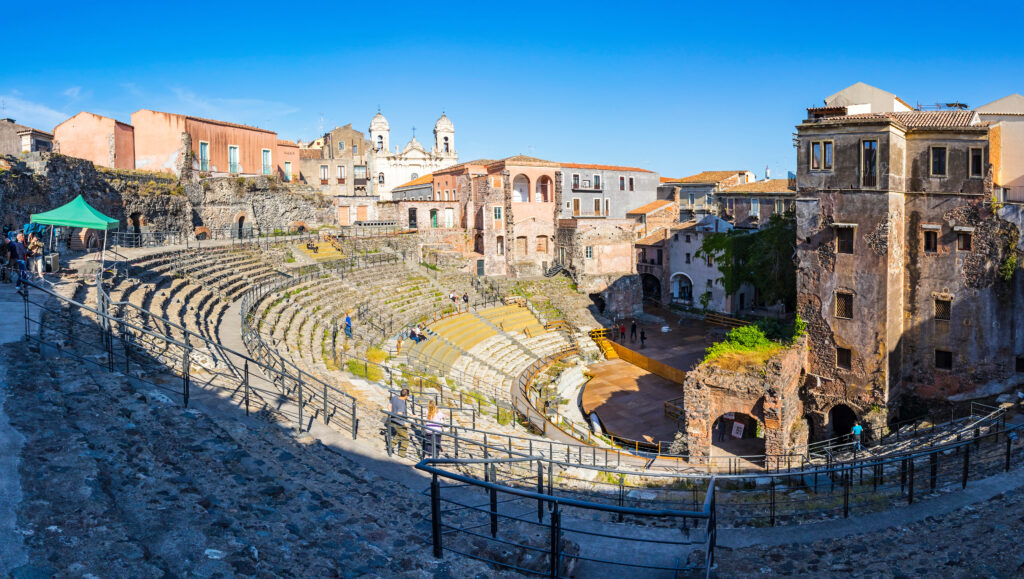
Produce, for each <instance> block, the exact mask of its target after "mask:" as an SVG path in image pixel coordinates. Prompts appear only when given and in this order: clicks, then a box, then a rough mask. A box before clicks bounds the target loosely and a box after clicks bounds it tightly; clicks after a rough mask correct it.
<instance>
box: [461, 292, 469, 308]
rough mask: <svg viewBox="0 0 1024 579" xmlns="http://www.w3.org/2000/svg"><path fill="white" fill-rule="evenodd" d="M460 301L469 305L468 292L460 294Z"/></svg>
mask: <svg viewBox="0 0 1024 579" xmlns="http://www.w3.org/2000/svg"><path fill="white" fill-rule="evenodd" d="M462 303H464V304H466V305H467V306H468V305H469V294H468V293H464V294H462Z"/></svg>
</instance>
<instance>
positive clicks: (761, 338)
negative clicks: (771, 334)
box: [704, 324, 783, 370]
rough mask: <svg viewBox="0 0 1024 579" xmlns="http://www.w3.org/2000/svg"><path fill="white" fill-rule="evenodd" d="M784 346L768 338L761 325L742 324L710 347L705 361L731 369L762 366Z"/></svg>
mask: <svg viewBox="0 0 1024 579" xmlns="http://www.w3.org/2000/svg"><path fill="white" fill-rule="evenodd" d="M782 348H783V345H782V344H780V343H779V342H776V341H772V340H770V339H768V336H767V335H765V332H764V330H763V329H762V328H761V327H760V326H759V325H757V324H752V325H749V326H741V327H739V328H733V329H731V330H729V333H728V334H726V335H725V340H723V341H721V342H718V343H717V344H713V345H712V346H711V347H710V348H708V349H707V351H706V353H705V355H704V363H705V364H706V363H712V362H714V363H715V364H716V365H717V366H721V367H723V368H726V369H729V370H738V369H740V368H743V367H753V366H761V365H763V364H764V363H765V362H766V361H767V360H768V358H771V357H772V355H773V354H775V353H776V352H778V351H779V350H781V349H782Z"/></svg>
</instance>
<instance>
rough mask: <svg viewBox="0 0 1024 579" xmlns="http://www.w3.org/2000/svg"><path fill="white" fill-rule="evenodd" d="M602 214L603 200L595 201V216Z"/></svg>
mask: <svg viewBox="0 0 1024 579" xmlns="http://www.w3.org/2000/svg"><path fill="white" fill-rule="evenodd" d="M600 214H601V200H600V199H594V215H600Z"/></svg>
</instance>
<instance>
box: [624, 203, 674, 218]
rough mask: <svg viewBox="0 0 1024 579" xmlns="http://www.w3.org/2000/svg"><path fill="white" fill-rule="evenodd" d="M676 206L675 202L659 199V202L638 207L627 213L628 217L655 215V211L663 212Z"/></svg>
mask: <svg viewBox="0 0 1024 579" xmlns="http://www.w3.org/2000/svg"><path fill="white" fill-rule="evenodd" d="M673 205H675V204H674V203H673V202H671V201H669V200H667V199H659V200H658V201H651V202H650V203H648V204H647V205H644V206H643V207H637V208H636V209H633V210H632V211H627V212H626V215H644V214H649V213H654V212H655V211H661V210H662V209H665V208H668V207H671V206H673Z"/></svg>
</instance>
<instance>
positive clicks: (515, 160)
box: [487, 155, 561, 169]
mask: <svg viewBox="0 0 1024 579" xmlns="http://www.w3.org/2000/svg"><path fill="white" fill-rule="evenodd" d="M508 165H537V166H541V167H560V166H561V165H559V164H558V163H552V162H551V161H545V160H544V159H538V158H536V157H528V156H526V155H513V156H511V157H505V158H504V159H499V160H497V161H494V162H492V163H488V164H487V168H488V169H490V168H491V167H498V166H508Z"/></svg>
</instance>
